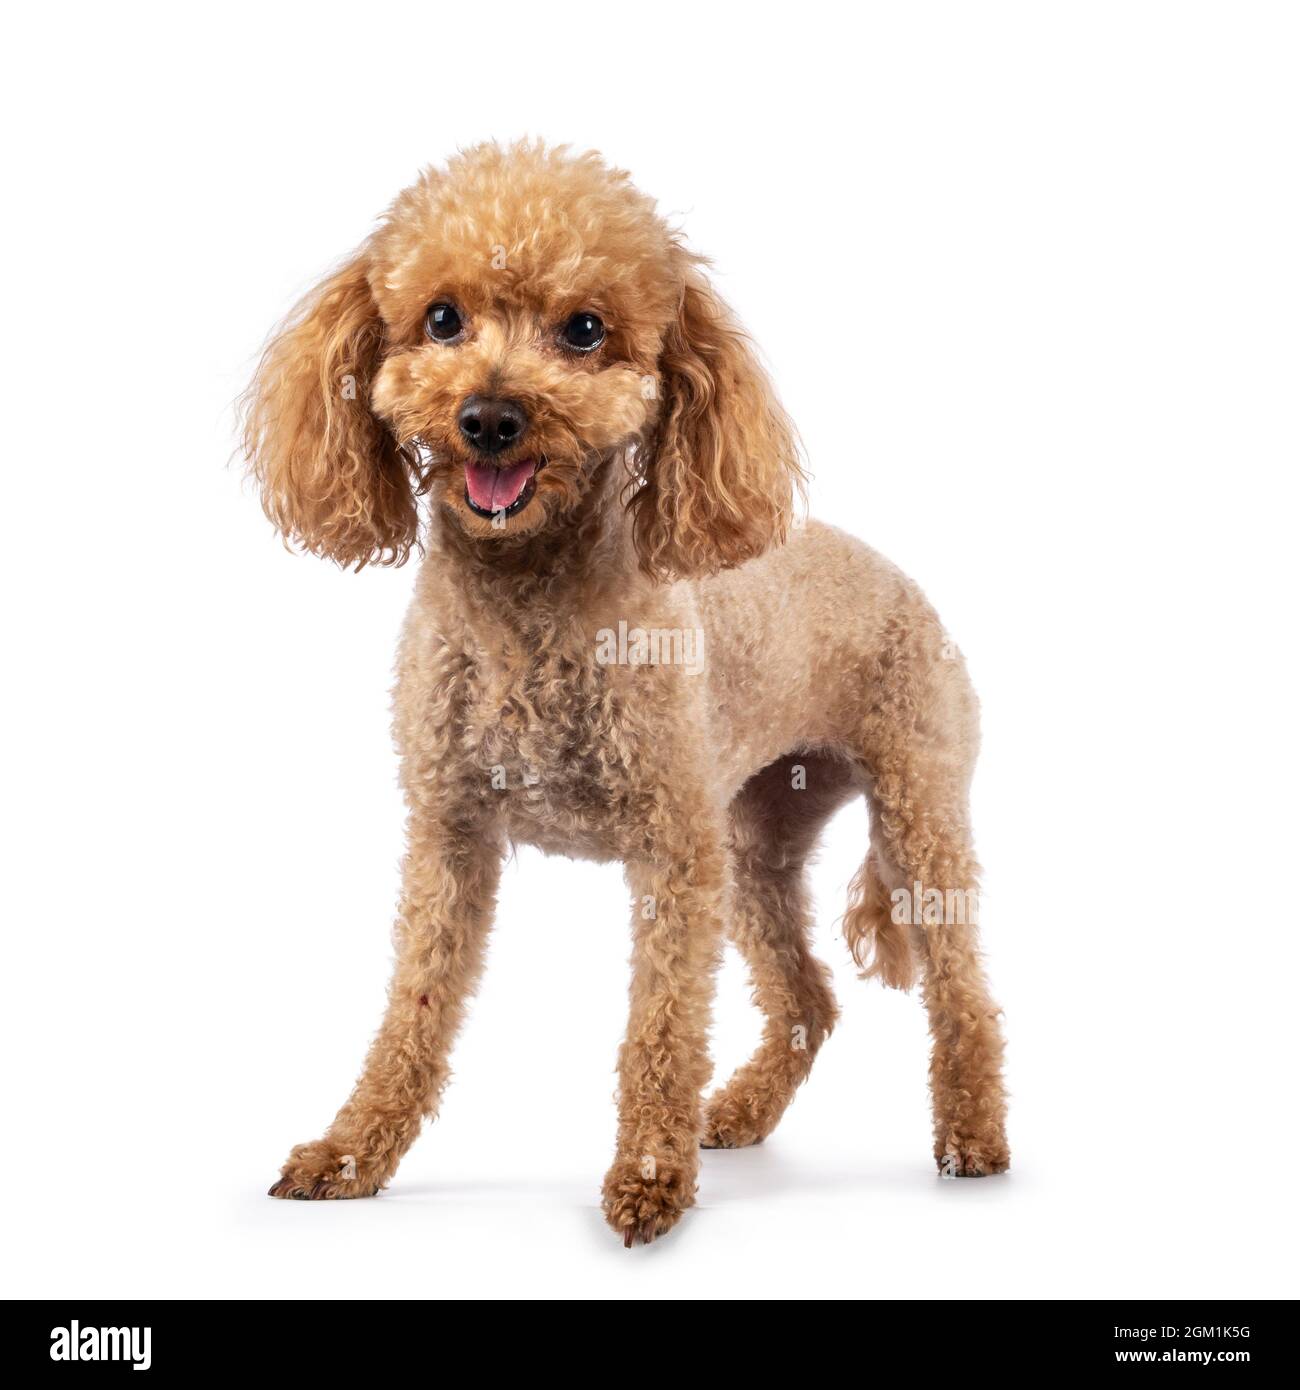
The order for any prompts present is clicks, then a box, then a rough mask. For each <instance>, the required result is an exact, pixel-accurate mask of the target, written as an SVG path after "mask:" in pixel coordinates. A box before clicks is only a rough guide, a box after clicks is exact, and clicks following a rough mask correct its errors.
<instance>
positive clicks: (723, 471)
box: [629, 266, 804, 577]
mask: <svg viewBox="0 0 1300 1390" xmlns="http://www.w3.org/2000/svg"><path fill="white" fill-rule="evenodd" d="M660 378H661V382H662V396H663V399H662V403H661V407H660V411H659V415H658V417H657V421H656V423H655V425H654V427H653V430H652V432H651V433H650V435H649V436H648V438H647V439H646V441H645V443H644V445H643V446H642V450H641V451H640V457H639V460H638V462H639V472H640V473H641V474H642V476H643V478H644V482H643V483H642V486H641V487H640V488H639V490H638V491H637V492H636V493H634V494H633V496H632V497H631V499H630V503H629V505H630V506H631V507H632V510H633V533H634V535H635V538H636V545H637V551H638V554H639V556H640V562H641V567H642V569H644V570H645V571H646V572H647V573H649V574H652V575H656V576H661V577H671V576H688V575H694V574H710V573H714V572H716V571H717V570H721V569H729V568H731V567H732V566H733V565H738V564H740V563H741V562H742V561H744V560H748V559H749V558H750V557H751V556H754V555H757V554H759V553H760V552H761V551H763V550H765V549H767V547H768V546H769V545H771V544H773V543H774V542H778V541H782V540H784V539H785V536H786V532H787V530H788V528H789V525H790V519H791V513H792V508H793V501H794V497H793V494H794V491H795V489H796V488H797V489H799V491H800V492H802V488H803V480H804V475H803V470H802V469H801V468H800V466H799V456H798V449H797V446H796V444H795V437H794V431H793V428H792V426H791V424H790V421H789V419H788V417H787V416H786V413H785V411H784V410H783V409H782V408H781V405H780V403H779V402H778V401H777V399H776V396H775V395H774V393H773V391H772V387H771V384H770V382H769V381H768V379H767V375H766V373H765V372H764V371H763V369H762V367H761V366H760V365H759V363H758V360H757V358H756V357H755V355H754V350H753V348H752V346H751V345H750V343H749V340H748V339H747V338H746V336H745V334H744V332H743V330H742V329H741V328H740V326H739V325H738V324H737V323H736V322H735V320H734V319H733V318H732V316H731V312H730V311H729V310H728V309H727V307H726V305H725V304H723V303H722V301H721V300H720V299H719V298H718V297H717V295H716V294H715V293H714V292H713V289H712V288H711V287H710V285H709V283H708V281H707V280H705V278H704V276H703V274H701V273H700V271H699V270H697V269H696V268H695V267H694V266H692V267H691V268H690V270H689V271H688V272H687V276H686V286H685V292H684V294H683V296H682V302H681V307H680V309H679V311H678V315H677V319H676V321H675V322H674V323H673V324H672V325H671V326H670V327H669V329H668V332H667V334H666V336H665V339H664V345H663V349H662V352H661V354H660Z"/></svg>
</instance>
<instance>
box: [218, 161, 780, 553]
mask: <svg viewBox="0 0 1300 1390" xmlns="http://www.w3.org/2000/svg"><path fill="white" fill-rule="evenodd" d="M245 405H246V413H245V436H244V442H245V449H246V451H247V454H248V456H249V458H250V460H251V462H252V466H253V469H254V472H255V474H256V476H257V478H258V480H259V482H260V484H261V487H262V494H263V500H264V504H265V507H266V510H267V513H268V515H269V516H270V517H271V519H272V520H273V521H274V522H275V523H276V525H277V526H278V527H279V528H280V529H281V531H282V532H283V533H284V534H285V535H286V537H288V538H289V539H290V540H291V541H293V542H296V543H298V544H300V545H301V546H302V547H303V548H304V549H306V550H308V551H311V552H313V553H316V554H321V555H327V556H329V557H331V558H333V559H334V560H336V561H338V562H339V563H340V564H344V565H357V566H360V565H363V564H366V563H379V564H393V563H397V564H400V563H401V562H402V561H404V560H405V559H406V558H407V556H408V555H409V554H410V552H411V550H412V548H413V547H414V546H416V545H417V544H418V536H419V525H418V511H417V502H418V498H419V497H420V496H421V495H423V494H427V495H428V496H429V498H430V500H431V504H432V505H433V506H435V507H437V508H439V509H440V510H441V512H442V513H443V523H444V524H445V525H452V526H456V527H459V528H460V530H461V531H462V532H463V533H464V534H465V535H466V536H467V537H468V538H469V539H470V540H471V541H473V542H478V543H481V545H482V546H483V547H484V553H485V555H487V556H489V557H490V555H491V554H492V551H491V550H490V547H493V546H500V545H503V544H508V543H510V542H511V541H512V540H517V539H519V538H522V537H527V536H530V535H534V534H537V533H539V532H549V533H554V536H555V539H556V542H557V543H561V544H562V543H563V537H564V530H565V526H566V521H567V520H569V519H571V518H572V517H573V515H574V511H575V508H576V507H577V505H578V504H579V503H580V501H581V500H582V499H583V498H584V497H585V496H586V495H587V493H588V491H589V489H590V487H591V484H592V480H593V477H594V475H595V472H596V470H597V468H598V466H599V465H600V464H601V463H602V462H608V461H611V460H615V459H617V460H619V461H621V462H620V466H622V465H626V467H627V469H628V479H627V486H626V487H624V488H623V489H622V491H621V493H620V494H619V496H620V499H621V500H620V502H619V503H618V504H619V505H627V506H628V507H629V508H630V509H631V512H632V531H633V535H634V537H635V543H636V549H637V553H638V557H639V561H640V564H641V565H642V567H643V568H644V569H645V570H646V571H647V572H649V573H651V574H655V575H659V576H665V577H666V576H677V575H689V574H698V573H707V572H711V571H714V570H718V569H723V568H726V567H729V566H732V565H735V564H739V563H740V562H741V561H743V560H745V559H748V558H749V557H750V556H752V555H755V554H757V553H758V552H760V551H761V550H763V549H764V548H766V547H767V546H768V545H769V544H770V543H772V542H773V541H774V540H777V539H780V538H781V537H783V536H784V534H785V530H786V527H787V525H788V523H789V519H790V514H791V506H792V492H793V489H794V487H795V486H796V485H798V484H799V483H800V482H801V474H800V471H799V465H798V460H797V454H796V449H795V445H794V440H793V436H792V431H791V429H790V426H789V423H788V421H787V419H786V417H785V414H784V412H783V411H782V409H781V407H780V405H779V404H778V403H777V401H776V399H775V397H774V396H773V394H772V391H771V388H770V386H769V384H768V382H767V379H766V377H765V375H764V373H763V371H762V369H761V367H760V366H759V365H758V362H757V361H756V359H755V357H754V354H753V351H752V349H751V348H750V346H749V344H748V342H747V340H746V338H745V336H744V334H743V333H742V332H741V331H740V329H739V328H738V326H737V325H736V323H735V322H734V321H733V319H732V317H731V315H730V313H729V312H728V310H727V309H726V307H725V306H724V305H723V304H722V303H721V302H720V301H719V299H718V298H717V296H716V295H715V294H714V292H713V290H712V289H711V288H710V286H709V284H708V282H707V280H706V279H705V277H704V275H703V272H702V269H701V261H700V258H699V257H697V256H695V255H693V254H692V253H690V252H689V251H687V250H686V249H685V248H684V246H683V245H682V244H681V241H680V240H679V238H678V237H677V236H676V235H675V234H674V233H673V232H672V231H671V230H670V229H669V228H668V227H667V226H666V225H665V223H664V222H663V220H662V219H661V218H660V217H659V216H658V215H657V213H656V211H655V207H654V204H653V203H652V202H651V200H650V199H648V198H646V197H645V196H644V195H642V194H640V193H638V192H637V191H636V190H635V189H634V188H633V187H632V185H631V183H630V182H629V180H628V177H627V175H626V174H624V173H622V172H620V171H617V170H612V169H610V168H608V167H607V166H606V165H604V164H603V163H602V162H601V160H600V159H599V158H598V157H597V156H595V155H593V154H587V155H582V156H572V155H570V154H568V153H567V152H566V151H564V150H548V149H546V148H545V147H543V146H541V145H540V144H527V143H526V144H517V145H512V146H508V147H502V146H498V145H494V144H489V145H483V146H479V147H477V148H475V149H473V150H470V151H468V152H466V153H463V154H461V155H459V156H458V157H457V158H455V159H453V160H452V161H450V163H449V164H448V165H447V167H446V168H445V169H444V170H431V171H429V172H427V173H426V174H425V175H424V176H423V177H422V178H421V179H420V180H419V181H418V182H417V183H416V184H415V185H414V186H413V187H411V188H409V189H407V190H406V192H404V193H402V194H401V195H400V196H399V197H398V198H397V200H396V201H395V202H394V203H393V205H392V207H391V208H390V209H389V211H388V213H387V214H386V216H385V217H384V219H383V221H382V223H381V225H380V226H379V228H378V230H377V231H376V232H375V233H374V234H373V235H372V236H371V237H370V238H369V239H368V240H367V242H366V243H365V244H364V245H363V246H362V248H361V249H360V251H359V252H358V253H357V254H356V255H355V256H354V257H353V258H352V259H351V260H350V261H348V262H347V263H346V264H345V265H344V266H343V267H342V268H341V269H339V270H338V271H336V272H335V273H334V274H333V275H331V276H330V277H329V278H328V279H327V280H326V281H325V282H324V284H322V285H320V286H319V287H318V288H317V289H316V290H314V291H313V292H312V293H311V294H309V295H308V296H307V298H306V299H305V300H304V301H303V302H302V303H301V304H300V305H299V306H298V308H297V309H296V310H295V311H294V313H293V314H292V315H291V317H290V319H289V320H288V322H287V323H286V325H285V326H284V327H283V328H282V329H281V331H280V332H279V334H278V335H277V336H276V337H275V338H274V339H273V340H272V341H271V343H270V345H269V347H268V348H267V350H266V352H265V354H264V355H263V358H262V361H261V364H260V366H259V368H258V372H257V375H256V377H255V379H254V381H253V384H252V386H251V387H250V388H249V392H248V396H247V398H246V402H245Z"/></svg>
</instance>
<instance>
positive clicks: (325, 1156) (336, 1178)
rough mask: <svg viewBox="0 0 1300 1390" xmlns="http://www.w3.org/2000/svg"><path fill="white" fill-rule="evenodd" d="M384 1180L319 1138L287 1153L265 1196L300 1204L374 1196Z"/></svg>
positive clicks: (333, 1144)
mask: <svg viewBox="0 0 1300 1390" xmlns="http://www.w3.org/2000/svg"><path fill="white" fill-rule="evenodd" d="M383 1181H384V1179H383V1175H382V1174H380V1173H379V1172H378V1171H377V1170H376V1168H375V1166H374V1165H373V1164H367V1163H366V1162H364V1161H362V1160H358V1158H357V1157H356V1155H355V1154H351V1153H345V1152H344V1151H343V1149H342V1148H341V1147H340V1146H339V1145H338V1144H336V1143H334V1142H333V1141H331V1140H329V1139H318V1140H317V1141H316V1142H315V1143H314V1144H299V1145H298V1146H297V1148H295V1149H294V1150H293V1152H292V1153H290V1155H289V1159H288V1162H287V1163H286V1164H285V1165H284V1167H283V1168H282V1169H281V1170H280V1180H279V1181H278V1182H277V1183H275V1184H273V1185H272V1187H271V1189H270V1191H269V1192H268V1193H267V1195H268V1196H269V1197H290V1198H294V1199H296V1200H297V1201H303V1202H319V1201H328V1200H340V1199H346V1198H349V1197H373V1196H375V1195H376V1193H378V1191H379V1189H380V1188H381V1187H382V1186H383Z"/></svg>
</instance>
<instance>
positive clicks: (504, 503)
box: [465, 459, 544, 517]
mask: <svg viewBox="0 0 1300 1390" xmlns="http://www.w3.org/2000/svg"><path fill="white" fill-rule="evenodd" d="M543 466H544V465H543V463H542V462H541V461H539V460H538V459H521V460H520V461H519V462H518V463H510V464H506V465H505V466H504V467H502V468H498V467H497V466H496V464H492V463H467V464H466V465H465V501H466V502H467V503H468V504H469V509H470V511H472V512H474V513H475V514H476V515H477V516H486V517H494V516H501V515H505V516H514V514H515V513H516V512H520V511H522V510H523V509H524V508H525V507H526V506H527V505H528V504H529V502H530V501H531V500H532V497H533V493H535V492H536V491H537V485H536V483H535V482H534V481H533V480H534V478H535V476H536V474H537V473H538V472H539V470H540V469H541V468H542V467H543Z"/></svg>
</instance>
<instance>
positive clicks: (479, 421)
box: [457, 396, 528, 454]
mask: <svg viewBox="0 0 1300 1390" xmlns="http://www.w3.org/2000/svg"><path fill="white" fill-rule="evenodd" d="M457 424H459V425H460V432H461V434H463V435H464V436H465V438H466V439H468V440H469V442H470V443H471V444H472V445H473V446H474V447H475V448H476V449H477V450H478V451H479V452H480V453H484V454H499V453H500V452H501V451H502V449H508V448H510V446H511V445H512V444H518V443H519V441H520V440H521V439H522V438H523V437H524V434H525V433H526V431H527V429H528V416H527V415H526V414H524V408H523V406H521V405H520V404H518V402H516V401H494V400H490V399H488V397H486V396H470V397H469V398H468V399H467V400H466V402H465V404H464V405H463V406H461V408H460V415H459V416H458V417H457Z"/></svg>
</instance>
